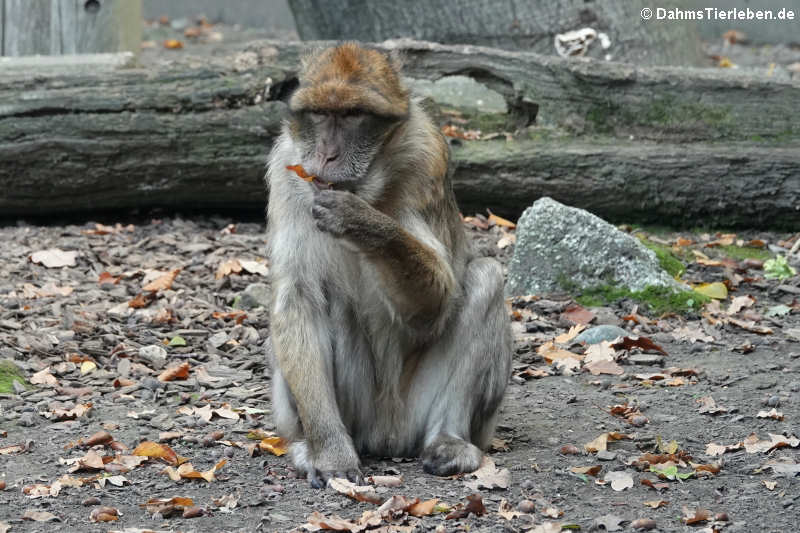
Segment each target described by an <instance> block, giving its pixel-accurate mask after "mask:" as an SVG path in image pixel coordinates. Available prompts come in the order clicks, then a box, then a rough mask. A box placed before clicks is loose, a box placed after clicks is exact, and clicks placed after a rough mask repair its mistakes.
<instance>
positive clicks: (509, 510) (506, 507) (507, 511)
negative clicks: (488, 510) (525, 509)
mask: <svg viewBox="0 0 800 533" xmlns="http://www.w3.org/2000/svg"><path fill="white" fill-rule="evenodd" d="M497 514H499V515H500V516H502V517H503V518H505V519H506V520H514V519H515V518H517V517H519V516H520V515H523V514H525V513H521V512H519V511H515V510H514V508H513V507H512V506H511V504H510V503H508V501H507V500H506V499H505V498H503V499H502V500H500V505H499V506H498V508H497Z"/></svg>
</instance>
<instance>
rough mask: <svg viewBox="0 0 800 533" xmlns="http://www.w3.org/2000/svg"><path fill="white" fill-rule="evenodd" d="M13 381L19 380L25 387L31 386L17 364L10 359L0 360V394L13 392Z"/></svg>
mask: <svg viewBox="0 0 800 533" xmlns="http://www.w3.org/2000/svg"><path fill="white" fill-rule="evenodd" d="M15 381H19V382H20V383H21V384H22V385H24V386H25V388H26V389H29V388H31V386H30V385H29V384H28V382H27V381H25V376H24V375H23V374H22V370H20V369H19V367H18V366H17V365H15V364H14V363H12V362H11V361H0V394H10V393H14V392H15V390H14V382H15Z"/></svg>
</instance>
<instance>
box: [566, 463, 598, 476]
mask: <svg viewBox="0 0 800 533" xmlns="http://www.w3.org/2000/svg"><path fill="white" fill-rule="evenodd" d="M602 469H603V466H602V465H592V466H573V467H572V468H570V469H569V471H570V472H574V473H576V474H586V475H588V476H592V477H597V474H599V473H600V471H601V470H602Z"/></svg>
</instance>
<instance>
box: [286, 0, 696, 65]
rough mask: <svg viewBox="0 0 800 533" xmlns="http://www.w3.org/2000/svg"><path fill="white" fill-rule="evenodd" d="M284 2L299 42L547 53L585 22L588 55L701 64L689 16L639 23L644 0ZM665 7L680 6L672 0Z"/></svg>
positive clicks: (646, 62)
mask: <svg viewBox="0 0 800 533" xmlns="http://www.w3.org/2000/svg"><path fill="white" fill-rule="evenodd" d="M335 4H336V5H335V7H334V6H333V5H332V4H331V2H329V1H327V0H289V5H290V6H291V8H292V12H293V13H294V18H295V21H296V23H297V31H298V33H299V34H300V37H301V38H302V39H305V40H317V39H337V40H340V39H355V40H359V41H376V42H377V41H383V40H386V39H395V38H401V37H411V38H414V39H420V40H425V41H434V42H440V43H448V44H476V45H481V46H493V47H499V48H506V49H510V50H523V51H527V52H537V53H540V54H555V53H556V51H555V47H554V44H553V41H554V37H555V35H556V34H560V33H564V32H568V31H572V30H578V29H581V28H584V27H591V28H593V29H594V30H595V31H597V32H604V33H606V34H607V35H608V36H609V38H610V40H611V46H610V47H609V48H608V49H603V48H602V46H601V45H600V43H599V41H595V42H594V44H593V45H591V46H590V47H589V52H588V54H589V55H590V56H593V57H600V58H604V57H605V55H606V54H609V55H610V56H611V57H612V58H613V60H614V61H625V62H629V63H635V64H639V65H681V66H702V65H704V64H705V58H704V57H703V55H702V53H701V50H700V40H699V37H698V34H697V28H696V26H695V23H694V22H693V21H674V20H673V21H663V20H662V21H658V20H656V19H655V16H654V17H653V18H652V19H651V20H643V19H642V15H641V12H642V10H643V9H645V8H648V9H650V8H654V7H655V6H653V4H652V2H649V1H647V0H596V1H592V2H587V1H586V0H557V1H554V0H538V1H537V0H508V1H506V2H498V1H497V0H428V1H426V2H420V1H413V2H398V1H397V0H339V1H337V2H336V3H335ZM670 7H685V3H684V2H681V1H678V2H672V3H671V4H670Z"/></svg>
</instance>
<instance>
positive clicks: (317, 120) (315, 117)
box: [308, 113, 328, 124]
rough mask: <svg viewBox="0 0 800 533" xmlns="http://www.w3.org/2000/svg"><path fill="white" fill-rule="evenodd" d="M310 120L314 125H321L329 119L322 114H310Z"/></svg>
mask: <svg viewBox="0 0 800 533" xmlns="http://www.w3.org/2000/svg"><path fill="white" fill-rule="evenodd" d="M308 118H310V119H311V122H313V123H314V124H321V123H322V122H324V121H325V119H326V118H328V116H327V115H324V114H322V113H309V114H308Z"/></svg>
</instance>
